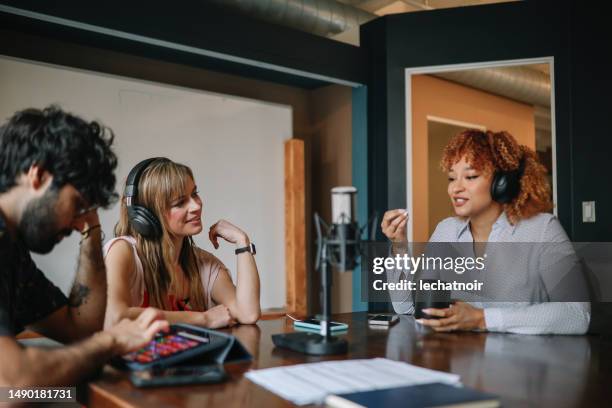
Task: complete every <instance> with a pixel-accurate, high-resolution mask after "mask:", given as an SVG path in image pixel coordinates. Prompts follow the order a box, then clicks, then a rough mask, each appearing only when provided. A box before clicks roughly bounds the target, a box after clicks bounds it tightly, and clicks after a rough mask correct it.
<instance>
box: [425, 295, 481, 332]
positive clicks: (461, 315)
mask: <svg viewBox="0 0 612 408" xmlns="http://www.w3.org/2000/svg"><path fill="white" fill-rule="evenodd" d="M423 313H426V314H428V315H430V316H438V317H440V319H419V320H417V322H419V323H421V324H422V325H424V326H428V327H431V328H432V329H434V330H435V331H438V332H448V331H454V330H476V329H478V330H485V329H486V328H487V326H486V322H485V317H484V309H479V308H476V307H474V306H471V305H470V304H468V303H465V302H460V301H456V302H455V303H454V304H452V305H451V306H450V307H449V308H446V309H423Z"/></svg>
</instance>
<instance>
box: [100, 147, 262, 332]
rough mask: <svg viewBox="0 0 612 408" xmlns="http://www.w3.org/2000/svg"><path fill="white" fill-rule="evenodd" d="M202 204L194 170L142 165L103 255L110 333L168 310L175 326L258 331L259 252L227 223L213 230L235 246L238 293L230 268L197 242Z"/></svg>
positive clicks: (155, 162) (151, 162) (159, 162)
mask: <svg viewBox="0 0 612 408" xmlns="http://www.w3.org/2000/svg"><path fill="white" fill-rule="evenodd" d="M201 217H202V199H201V198H200V196H199V195H198V191H197V187H196V185H195V181H194V179H193V173H192V171H191V169H189V167H187V166H185V165H182V164H179V163H175V162H173V161H171V160H169V159H166V158H154V159H148V160H144V161H142V162H140V163H139V164H137V165H136V166H135V167H134V168H133V169H132V171H131V172H130V175H129V176H128V179H127V181H126V189H125V194H124V197H122V200H121V214H120V219H119V222H118V223H117V226H116V227H115V238H114V239H112V240H111V241H109V242H108V243H107V244H106V245H105V247H104V254H105V264H106V270H107V274H108V304H107V311H106V319H105V325H106V326H109V325H112V324H113V323H115V322H117V321H119V320H121V319H122V318H123V317H131V318H134V317H136V316H138V315H139V314H140V313H141V312H142V311H143V310H144V308H146V307H148V306H155V307H157V308H159V309H162V310H163V311H164V312H163V314H164V319H167V320H168V321H169V322H170V323H188V324H194V325H198V326H202V327H209V328H219V327H225V326H231V325H233V324H235V323H247V324H250V323H255V322H256V321H257V320H258V319H259V316H260V314H261V311H260V305H259V274H258V272H257V265H256V263H255V258H254V254H255V250H254V249H255V247H254V245H252V244H251V242H250V240H249V237H248V235H247V234H246V233H245V232H244V231H242V230H241V229H240V228H238V227H236V226H235V225H232V224H231V223H229V222H228V221H225V220H220V221H218V222H216V223H215V224H213V225H212V226H211V227H210V229H209V232H208V234H209V238H210V240H211V242H212V243H213V245H214V247H215V248H218V247H219V243H218V239H219V238H221V239H223V240H225V241H227V242H228V243H231V244H234V245H235V246H236V248H237V249H236V257H237V279H236V285H234V283H233V282H232V280H231V277H230V274H229V273H228V270H227V268H226V267H225V265H223V263H222V262H221V261H220V260H219V259H217V258H216V257H215V256H214V255H212V254H211V253H209V252H207V251H204V250H203V249H201V248H198V247H197V246H196V245H195V244H194V242H193V239H192V236H193V235H196V234H199V233H200V232H201V231H202V218H201Z"/></svg>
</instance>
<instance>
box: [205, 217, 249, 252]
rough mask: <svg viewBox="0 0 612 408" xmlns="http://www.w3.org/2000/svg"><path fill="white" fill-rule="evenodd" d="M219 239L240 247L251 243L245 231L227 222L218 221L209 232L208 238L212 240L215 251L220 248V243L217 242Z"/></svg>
mask: <svg viewBox="0 0 612 408" xmlns="http://www.w3.org/2000/svg"><path fill="white" fill-rule="evenodd" d="M219 237H221V238H223V239H224V240H226V241H227V242H231V243H232V244H236V245H238V246H240V247H245V246H248V245H249V243H250V242H249V237H248V236H247V234H246V233H245V232H244V231H243V230H241V229H240V228H238V227H237V226H235V225H234V224H232V223H231V222H229V221H225V220H219V221H217V222H216V223H214V224H213V225H211V226H210V229H209V230H208V238H210V242H212V244H213V246H214V247H215V249H218V248H219V241H218V240H217V239H218V238H219Z"/></svg>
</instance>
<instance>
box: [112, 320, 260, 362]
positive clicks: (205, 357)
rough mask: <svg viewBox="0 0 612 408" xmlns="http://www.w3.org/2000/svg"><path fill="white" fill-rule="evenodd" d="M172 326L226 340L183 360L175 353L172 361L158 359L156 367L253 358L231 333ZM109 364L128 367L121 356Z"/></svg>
mask: <svg viewBox="0 0 612 408" xmlns="http://www.w3.org/2000/svg"><path fill="white" fill-rule="evenodd" d="M172 327H173V328H175V329H180V328H183V329H185V330H188V331H193V332H196V333H197V332H200V333H209V334H212V335H214V336H217V337H223V338H225V339H226V342H225V344H224V345H223V346H219V347H217V348H215V349H212V350H207V351H204V352H202V354H199V355H196V356H190V357H186V358H185V359H184V360H180V361H177V358H176V357H180V355H177V356H175V358H173V359H172V361H163V360H162V361H159V362H157V363H156V364H155V365H154V366H155V367H157V368H164V367H173V366H179V365H181V366H194V365H207V364H211V363H212V364H227V363H233V362H239V361H249V360H252V359H253V357H252V356H251V354H250V353H249V352H248V351H247V350H246V348H244V346H243V345H242V344H241V343H240V341H238V339H237V338H236V337H235V336H232V335H231V334H227V333H223V332H219V331H216V330H212V329H206V328H203V327H197V326H192V325H189V324H182V323H178V324H173V325H172ZM111 364H113V365H114V366H116V367H119V368H124V369H128V370H129V369H130V368H129V367H128V366H127V365H126V362H125V361H124V360H123V359H122V358H121V357H119V358H115V359H113V360H111Z"/></svg>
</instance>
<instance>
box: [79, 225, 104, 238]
mask: <svg viewBox="0 0 612 408" xmlns="http://www.w3.org/2000/svg"><path fill="white" fill-rule="evenodd" d="M96 228H102V226H101V225H100V224H96V225H92V226H91V227H89V228H87V229H86V230H85V231H81V242H83V241H84V240H86V239H87V238H89V234H90V233H91V231H93V230H95V229H96Z"/></svg>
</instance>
